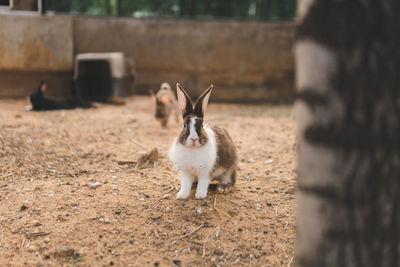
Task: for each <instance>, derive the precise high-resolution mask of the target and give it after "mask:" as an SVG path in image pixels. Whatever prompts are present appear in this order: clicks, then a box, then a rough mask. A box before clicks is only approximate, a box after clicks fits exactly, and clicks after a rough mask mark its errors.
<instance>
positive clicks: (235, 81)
mask: <svg viewBox="0 0 400 267" xmlns="http://www.w3.org/2000/svg"><path fill="white" fill-rule="evenodd" d="M0 25H1V26H0V97H4V96H24V95H27V94H28V93H29V92H30V91H31V90H33V89H34V88H35V87H36V86H37V83H38V82H39V81H40V80H41V79H46V80H48V81H49V91H50V92H49V93H50V95H66V94H68V92H69V88H70V79H71V78H72V68H73V58H74V55H76V54H77V53H84V52H112V51H122V52H123V53H124V54H125V55H126V56H128V57H132V58H133V59H134V60H135V62H136V70H137V80H136V84H135V88H136V89H135V90H136V92H138V93H143V92H147V91H148V90H149V89H152V90H157V89H158V88H159V85H160V83H161V82H164V81H167V82H170V83H171V84H175V83H176V82H180V83H181V84H182V85H183V86H184V87H185V88H187V89H188V91H189V92H190V93H191V94H194V95H198V94H200V92H201V91H202V90H204V89H205V88H206V87H208V86H209V85H210V84H211V83H212V84H214V86H215V90H214V91H213V97H212V100H223V101H235V102H243V101H265V100H267V101H288V100H291V99H292V97H293V76H294V63H293V55H292V47H293V43H294V42H293V39H294V24H293V23H290V22H279V23H272V22H257V21H195V20H169V19H168V20H166V19H159V20H151V19H150V20H140V19H131V18H104V17H102V18H99V17H98V18H95V17H69V16H20V15H0Z"/></svg>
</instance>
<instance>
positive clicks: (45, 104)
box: [30, 81, 93, 110]
mask: <svg viewBox="0 0 400 267" xmlns="http://www.w3.org/2000/svg"><path fill="white" fill-rule="evenodd" d="M46 89H47V85H46V83H45V82H44V81H41V82H40V84H39V87H38V89H37V90H36V91H35V92H34V93H33V94H31V96H30V101H31V103H32V107H31V109H32V110H58V109H74V108H92V107H93V105H92V104H91V103H90V102H85V101H83V100H82V98H81V97H80V96H79V92H76V91H75V92H74V96H73V98H71V99H68V100H64V101H58V100H53V99H49V98H46V97H45V96H44V92H45V91H46Z"/></svg>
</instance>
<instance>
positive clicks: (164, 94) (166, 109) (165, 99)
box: [151, 83, 179, 128]
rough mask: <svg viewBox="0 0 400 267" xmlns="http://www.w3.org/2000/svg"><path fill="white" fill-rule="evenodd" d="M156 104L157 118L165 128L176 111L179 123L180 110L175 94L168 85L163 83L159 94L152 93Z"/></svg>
mask: <svg viewBox="0 0 400 267" xmlns="http://www.w3.org/2000/svg"><path fill="white" fill-rule="evenodd" d="M151 94H152V96H153V98H154V99H155V102H156V113H155V117H156V120H158V121H159V122H160V123H161V126H162V127H163V128H165V127H167V124H168V120H169V116H170V115H171V112H172V111H174V113H175V119H176V122H179V110H178V106H177V102H176V98H175V94H174V92H173V91H172V89H171V86H170V85H169V84H168V83H162V84H161V86H160V90H159V91H158V92H157V94H154V93H153V92H151Z"/></svg>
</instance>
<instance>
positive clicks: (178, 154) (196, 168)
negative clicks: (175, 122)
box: [169, 84, 239, 199]
mask: <svg viewBox="0 0 400 267" xmlns="http://www.w3.org/2000/svg"><path fill="white" fill-rule="evenodd" d="M212 88H213V85H211V86H210V87H209V88H208V89H207V90H205V91H204V93H203V94H202V95H201V96H199V98H198V99H197V101H196V103H195V104H194V105H193V102H192V100H191V98H190V96H189V95H188V94H187V93H186V92H185V90H184V89H183V88H182V87H181V86H180V85H179V84H177V95H178V104H179V108H180V110H181V112H182V116H183V124H184V125H183V129H182V130H181V132H180V134H179V135H178V137H176V139H175V140H174V142H173V143H172V146H171V149H170V151H169V158H170V160H171V161H172V163H173V164H174V167H175V168H176V170H177V171H178V173H179V176H180V178H181V188H180V190H179V192H178V194H177V196H176V197H177V198H180V199H184V198H187V197H188V196H189V195H190V190H191V187H192V183H193V182H194V181H195V180H197V181H198V183H197V189H196V195H195V196H196V198H205V197H207V191H208V186H209V184H210V181H211V180H218V181H219V184H218V186H217V190H218V192H220V193H222V192H226V191H228V190H229V189H230V188H232V186H233V185H234V184H235V181H236V169H237V164H238V158H239V156H238V152H237V149H236V147H235V144H234V143H233V141H232V138H231V137H230V136H229V134H228V132H227V131H226V130H225V129H223V128H222V127H218V126H208V125H207V124H205V123H204V114H205V112H206V108H207V104H208V99H209V97H210V94H211V90H212Z"/></svg>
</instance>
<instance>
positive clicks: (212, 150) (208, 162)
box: [169, 127, 217, 176]
mask: <svg viewBox="0 0 400 267" xmlns="http://www.w3.org/2000/svg"><path fill="white" fill-rule="evenodd" d="M204 129H205V131H206V133H207V136H208V141H207V143H206V144H205V145H204V146H202V147H199V148H190V147H187V146H184V145H182V144H180V143H179V142H177V141H176V140H175V142H174V144H173V145H172V147H171V150H170V152H169V157H170V159H171V161H172V162H173V164H174V167H175V168H176V169H177V170H178V171H184V172H187V173H190V174H191V175H194V176H198V175H199V174H200V173H204V172H207V173H208V174H209V173H210V172H211V170H212V169H213V167H214V164H215V160H216V157H217V150H216V144H215V135H214V132H213V131H212V130H211V129H209V128H208V127H207V128H206V127H205V128H204Z"/></svg>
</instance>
